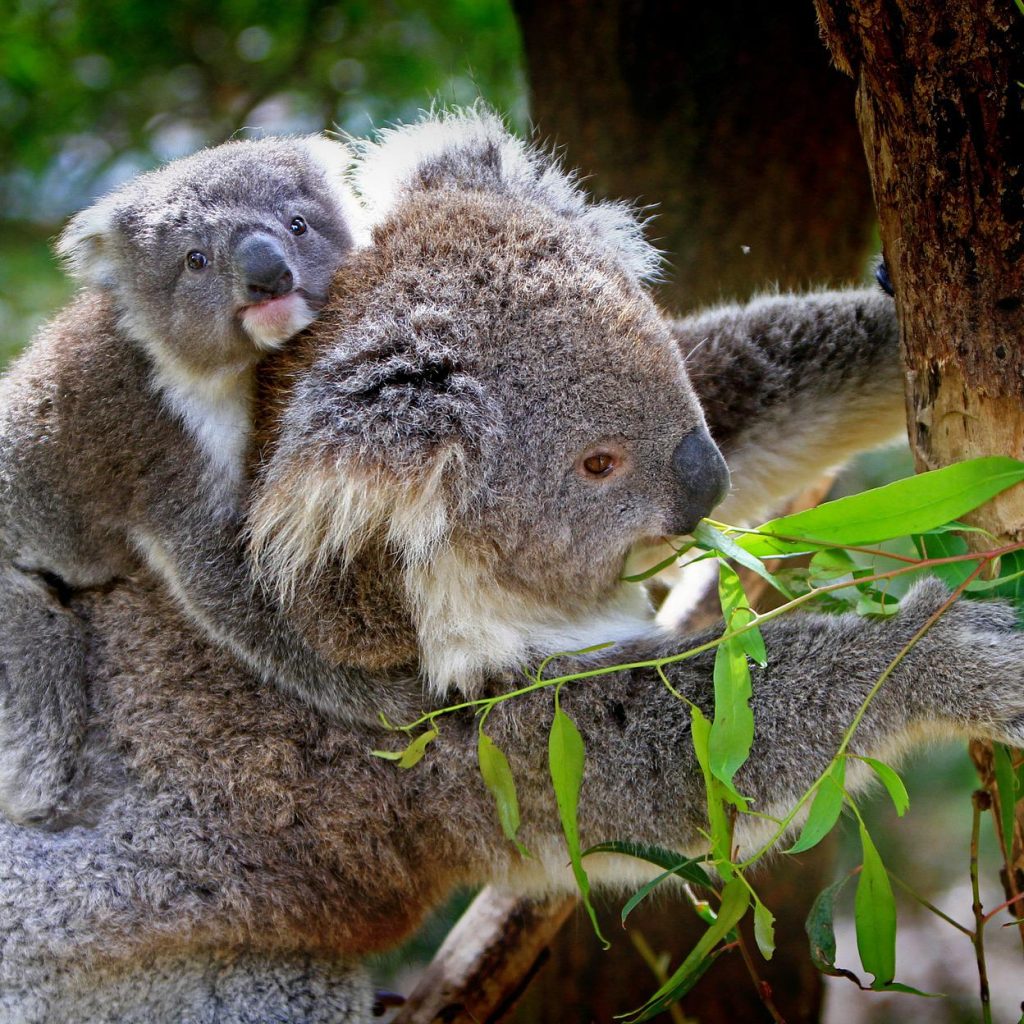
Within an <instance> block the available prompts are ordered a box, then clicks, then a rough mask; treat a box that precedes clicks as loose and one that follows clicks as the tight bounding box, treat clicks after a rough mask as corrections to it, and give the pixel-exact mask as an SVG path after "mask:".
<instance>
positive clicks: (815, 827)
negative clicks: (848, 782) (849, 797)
mask: <svg viewBox="0 0 1024 1024" xmlns="http://www.w3.org/2000/svg"><path fill="white" fill-rule="evenodd" d="M845 779H846V762H845V761H843V760H839V761H836V762H834V763H833V765H832V767H831V768H830V769H829V771H828V774H827V775H826V776H825V777H824V778H823V779H822V780H821V782H820V783H818V792H817V793H815V794H814V802H813V803H812V804H811V812H810V814H808V815H807V820H806V821H805V822H804V827H803V828H802V829H801V830H800V838H799V839H798V840H797V841H796V842H795V843H794V844H793V845H792V846H791V847H790V848H789V849H788V850H787V851H786V853H803V852H804V850H809V849H811V847H813V846H817V845H818V843H820V842H821V841H822V839H824V838H825V836H827V835H828V834H829V832H831V831H832V827H833V826H834V825H835V823H836V822H837V821H838V820H839V814H840V812H841V811H842V809H843V801H844V800H845V799H846V794H845V793H844V792H843V783H844V782H845Z"/></svg>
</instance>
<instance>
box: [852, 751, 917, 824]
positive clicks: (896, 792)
mask: <svg viewBox="0 0 1024 1024" xmlns="http://www.w3.org/2000/svg"><path fill="white" fill-rule="evenodd" d="M860 760H861V761H863V762H864V763H865V764H867V765H870V766H871V768H872V770H873V771H874V773H875V774H876V775H877V776H878V777H879V779H881V780H882V785H883V786H885V788H886V789H887V790H888V791H889V796H890V797H891V799H892V802H893V806H894V807H895V808H896V814H897V815H898V816H899V817H901V818H902V817H903V815H904V814H906V813H907V808H909V807H910V796H909V795H908V793H907V787H906V786H904V785H903V780H902V779H901V778H900V777H899V775H898V774H897V773H896V771H895V769H893V768H890V767H889V765H887V764H885V763H884V762H882V761H878V760H876V759H875V758H873V757H861V758H860Z"/></svg>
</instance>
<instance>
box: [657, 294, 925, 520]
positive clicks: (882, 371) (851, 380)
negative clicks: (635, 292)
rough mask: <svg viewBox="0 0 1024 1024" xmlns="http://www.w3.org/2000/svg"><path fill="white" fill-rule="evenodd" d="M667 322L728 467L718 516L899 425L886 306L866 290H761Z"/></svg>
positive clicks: (766, 508) (900, 407) (762, 501)
mask: <svg viewBox="0 0 1024 1024" xmlns="http://www.w3.org/2000/svg"><path fill="white" fill-rule="evenodd" d="M672 329H673V333H674V334H675V336H676V338H677V339H678V341H679V345H680V348H681V350H682V352H683V355H684V357H685V359H686V368H687V372H688V373H689V375H690V378H691V381H692V382H693V386H694V388H695V389H696V391H697V395H698V397H699V398H700V402H701V405H702V407H703V408H704V414H705V416H706V417H707V421H708V427H709V429H710V430H711V434H712V436H713V437H714V439H715V441H716V442H717V443H718V445H719V447H720V448H721V449H722V453H723V454H724V455H725V459H726V462H727V463H728V464H729V470H730V473H731V474H732V480H733V490H732V493H731V494H730V496H729V497H728V498H727V499H726V501H725V502H724V503H723V505H722V506H721V508H720V510H719V511H718V512H717V513H716V516H718V517H720V518H722V519H723V520H724V521H726V522H735V523H744V522H750V521H752V520H754V519H756V518H758V517H763V516H765V515H767V514H768V513H769V512H771V511H772V510H773V508H774V507H776V506H777V505H778V503H779V502H780V501H781V500H782V499H784V498H786V497H788V496H789V495H791V494H796V493H797V492H799V491H801V490H803V489H804V488H805V487H806V486H808V485H809V484H811V483H813V482H814V480H816V479H817V478H818V476H819V475H820V474H821V473H822V472H824V471H826V470H828V469H831V468H833V467H836V466H839V465H841V464H842V463H843V462H845V461H846V460H847V459H848V458H850V457H851V456H852V455H854V454H856V453H857V452H859V451H864V450H866V449H869V448H873V447H877V446H878V445H881V444H885V443H886V442H888V441H892V440H894V439H896V438H897V437H899V436H901V435H902V434H903V433H904V432H905V429H906V427H905V409H904V400H903V370H902V366H901V363H900V355H899V337H898V334H899V332H898V328H897V323H896V308H895V304H894V303H893V301H892V299H891V298H889V296H887V295H884V294H882V293H881V292H880V291H878V290H876V289H865V290H849V291H829V292H818V293H810V294H807V295H775V296H763V297H761V298H757V299H753V300H752V301H750V302H749V303H747V304H746V305H733V306H723V307H720V308H717V309H710V310H708V311H707V312H704V313H698V314H695V315H693V316H689V317H685V318H683V319H681V320H677V321H675V322H674V323H673V325H672Z"/></svg>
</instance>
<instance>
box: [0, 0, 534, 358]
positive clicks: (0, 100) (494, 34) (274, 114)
mask: <svg viewBox="0 0 1024 1024" xmlns="http://www.w3.org/2000/svg"><path fill="white" fill-rule="evenodd" d="M0 69H2V77H0V124H2V125H3V131H2V132H0V362H2V361H3V360H5V359H7V358H9V357H10V355H11V354H13V353H14V352H16V351H17V350H18V349H19V348H20V347H21V345H23V344H24V343H25V341H27V339H28V338H29V337H30V336H31V334H32V332H33V331H34V330H35V328H36V327H37V326H38V324H39V323H40V321H41V320H42V318H44V317H45V316H46V315H47V313H49V312H52V311H53V310H55V309H56V308H58V307H59V306H60V305H61V303H62V302H63V301H64V299H65V297H66V296H67V294H68V290H69V288H68V284H67V282H66V280H65V279H64V277H63V275H62V274H61V272H60V270H59V268H58V267H57V266H56V264H55V262H54V261H53V260H52V258H51V256H50V251H49V246H50V242H51V240H52V238H53V237H54V235H55V234H56V233H57V231H58V230H59V229H60V226H61V224H62V222H63V221H64V220H65V219H66V218H67V217H68V215H69V214H71V213H73V212H74V211H75V210H77V209H80V208H81V207H83V206H86V205H88V203H89V202H90V201H91V200H92V199H94V198H95V197H96V196H98V195H99V194H101V193H103V192H105V191H107V190H109V189H111V188H113V187H115V186H116V185H118V184H120V183H121V182H122V181H124V180H126V179H127V178H128V177H130V176H131V175H132V174H134V173H136V172H137V171H139V170H143V169H146V168H149V167H152V166H154V165H155V164H157V163H159V162H160V161H162V160H167V159H171V158H173V157H177V156H181V155H183V154H185V153H190V152H192V151H193V150H195V149H198V148H199V147H201V146H204V145H208V144H211V143H218V142H222V141H224V140H225V139H227V138H230V137H231V136H233V135H236V134H237V135H243V136H244V135H253V134H260V133H263V132H266V133H271V134H278V133H282V132H310V131H318V130H321V129H337V130H340V131H346V132H351V133H353V134H356V135H360V134H366V133H367V132H368V131H369V130H371V129H372V128H373V127H374V126H379V125H382V124H386V123H388V122H389V121H393V120H403V119H409V118H412V117H414V116H415V114H416V112H417V111H418V110H419V109H421V108H423V107H429V106H430V104H431V103H434V102H437V103H443V104H452V103H458V104H465V103H471V102H473V100H475V99H476V98H478V97H484V98H485V99H486V100H487V101H489V102H490V103H492V104H493V105H494V106H495V107H497V108H498V109H499V110H502V111H504V112H505V113H506V114H508V115H509V116H510V118H511V120H512V122H513V123H514V124H515V125H516V126H517V127H520V128H522V127H524V126H525V123H526V92H525V82H524V75H523V70H522V59H521V54H520V44H519V36H518V32H517V29H516V25H515V20H514V18H513V15H512V11H511V9H510V8H509V6H508V5H507V3H505V2H503V0H433V2H430V0H428V2H413V0H348V2H345V3H323V2H318V0H303V2H297V3H296V2H289V3H283V4H265V3H257V2H255V0H228V2H224V3H216V4H211V3H204V2H197V0H184V2H173V3H172V2H168V0H92V2H73V0H20V2H14V3H12V2H11V0H3V2H2V3H0Z"/></svg>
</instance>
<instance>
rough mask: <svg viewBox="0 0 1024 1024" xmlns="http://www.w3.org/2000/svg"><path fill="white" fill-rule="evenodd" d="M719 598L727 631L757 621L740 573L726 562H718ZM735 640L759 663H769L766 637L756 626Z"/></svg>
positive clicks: (741, 627)
mask: <svg viewBox="0 0 1024 1024" xmlns="http://www.w3.org/2000/svg"><path fill="white" fill-rule="evenodd" d="M718 599H719V602H720V603H721V605H722V617H723V618H724V619H725V624H726V631H727V632H731V631H733V630H739V629H743V627H744V626H748V625H749V624H750V623H751V622H754V621H756V619H757V615H756V613H755V612H754V611H753V609H751V607H750V605H749V603H748V602H747V595H746V593H745V591H744V590H743V583H742V581H741V580H740V577H739V574H738V573H737V572H736V571H735V570H734V569H733V568H732V567H731V566H728V565H726V564H725V562H719V563H718ZM735 642H736V643H738V644H739V645H740V647H742V648H743V650H744V652H745V653H746V654H747V656H748V657H750V658H753V659H754V661H756V662H757V664H758V665H766V664H768V654H767V652H766V651H765V646H764V637H763V636H762V635H761V630H760V629H758V628H757V627H756V626H755V627H754V628H753V629H748V630H747V631H746V632H745V633H740V634H739V635H738V636H736V637H735Z"/></svg>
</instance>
